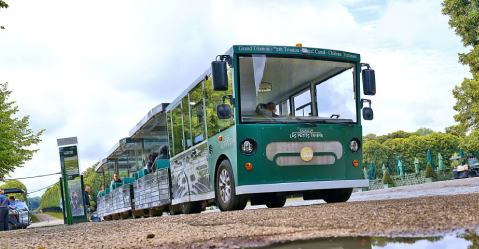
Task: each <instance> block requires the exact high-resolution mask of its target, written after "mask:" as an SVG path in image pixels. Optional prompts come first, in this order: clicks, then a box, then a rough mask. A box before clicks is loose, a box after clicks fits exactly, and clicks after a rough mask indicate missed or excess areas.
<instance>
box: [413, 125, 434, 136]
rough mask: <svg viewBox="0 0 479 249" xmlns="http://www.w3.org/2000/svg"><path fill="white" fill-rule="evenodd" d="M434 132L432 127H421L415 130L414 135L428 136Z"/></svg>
mask: <svg viewBox="0 0 479 249" xmlns="http://www.w3.org/2000/svg"><path fill="white" fill-rule="evenodd" d="M433 133H434V131H433V130H432V129H429V128H426V127H421V128H419V129H418V130H417V131H416V132H414V135H416V136H420V137H422V136H427V135H430V134H433Z"/></svg>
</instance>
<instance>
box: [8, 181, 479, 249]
mask: <svg viewBox="0 0 479 249" xmlns="http://www.w3.org/2000/svg"><path fill="white" fill-rule="evenodd" d="M472 180H475V181H472ZM472 180H471V179H467V180H461V181H449V182H446V183H441V184H442V185H441V186H442V187H443V188H448V186H449V187H451V188H453V189H455V188H463V189H464V191H466V192H467V191H468V190H467V189H468V188H471V187H472V188H474V186H476V185H479V184H478V182H479V179H472ZM450 184H452V185H450ZM401 188H404V189H403V190H401V191H398V189H399V188H396V189H392V190H388V191H383V190H378V191H370V192H369V193H368V192H366V193H358V194H355V197H354V198H359V197H357V196H362V197H361V198H365V199H368V197H367V196H369V201H359V200H358V201H352V202H347V203H336V204H315V205H306V206H296V207H285V208H278V209H252V210H243V211H235V212H210V213H202V214H193V215H179V216H163V217H156V218H146V219H136V220H132V219H130V220H119V221H109V222H101V223H83V224H77V225H73V226H65V225H61V226H55V227H48V228H36V229H27V230H17V231H9V232H3V233H0V247H2V248H3V247H5V248H9V247H10V248H12V247H13V246H14V247H15V248H40V247H45V248H137V247H142V248H218V247H219V248H223V247H225V248H231V247H240V246H259V245H266V244H270V243H272V242H277V241H284V240H295V239H305V238H314V237H330V236H360V235H361V236H381V235H389V236H392V235H430V234H443V233H446V232H451V231H453V230H457V229H467V228H477V227H478V225H479V209H478V203H479V202H478V201H479V193H468V194H456V193H457V192H461V191H458V190H454V191H453V192H452V193H454V195H436V196H421V197H413V198H410V197H406V198H402V199H389V198H391V196H393V197H394V196H395V195H397V196H403V194H402V193H404V192H407V193H409V194H412V193H414V192H428V191H429V190H427V189H436V190H437V191H438V193H440V192H441V190H440V189H438V188H439V186H438V185H434V184H424V185H421V186H409V187H401ZM431 191H432V190H431ZM374 192H376V194H374ZM433 192H434V191H433ZM398 193H401V194H398ZM375 196H376V197H377V196H383V197H384V196H386V197H387V198H386V200H375V199H377V198H374V197H375ZM354 198H353V199H354Z"/></svg>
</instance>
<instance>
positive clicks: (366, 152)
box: [363, 140, 388, 175]
mask: <svg viewBox="0 0 479 249" xmlns="http://www.w3.org/2000/svg"><path fill="white" fill-rule="evenodd" d="M387 156H388V150H387V148H386V146H384V145H382V144H381V143H379V142H378V141H376V140H369V141H367V142H365V143H364V145H363V165H369V163H370V162H371V161H372V162H374V167H375V170H376V174H378V175H381V174H382V168H381V167H382V165H383V164H386V162H387ZM368 169H369V168H368Z"/></svg>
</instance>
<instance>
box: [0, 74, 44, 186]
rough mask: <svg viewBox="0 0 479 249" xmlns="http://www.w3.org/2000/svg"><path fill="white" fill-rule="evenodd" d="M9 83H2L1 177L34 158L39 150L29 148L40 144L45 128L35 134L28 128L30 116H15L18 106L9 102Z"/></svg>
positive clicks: (0, 104)
mask: <svg viewBox="0 0 479 249" xmlns="http://www.w3.org/2000/svg"><path fill="white" fill-rule="evenodd" d="M7 87H8V83H5V84H0V177H2V176H5V175H6V174H8V173H9V172H12V171H13V170H15V168H17V167H22V165H23V164H24V163H25V162H26V161H28V160H30V159H32V156H33V153H35V152H37V151H38V150H32V149H28V148H29V147H30V146H32V145H34V144H38V143H39V142H40V141H41V140H40V135H41V134H42V133H43V131H44V130H42V131H40V132H38V133H37V134H34V133H33V132H32V130H30V129H29V128H28V126H29V121H28V119H29V117H28V116H25V117H23V118H21V119H19V118H17V117H15V114H16V113H17V112H18V107H17V106H15V102H14V101H12V102H8V97H9V96H10V93H11V91H8V89H7Z"/></svg>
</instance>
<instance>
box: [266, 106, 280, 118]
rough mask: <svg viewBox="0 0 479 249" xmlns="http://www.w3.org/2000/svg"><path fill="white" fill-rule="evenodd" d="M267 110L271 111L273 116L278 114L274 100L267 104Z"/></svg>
mask: <svg viewBox="0 0 479 249" xmlns="http://www.w3.org/2000/svg"><path fill="white" fill-rule="evenodd" d="M266 111H267V112H269V113H271V117H277V116H278V115H276V105H275V104H274V102H269V103H268V104H266ZM269 113H268V114H269Z"/></svg>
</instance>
